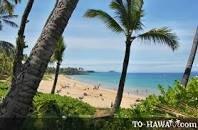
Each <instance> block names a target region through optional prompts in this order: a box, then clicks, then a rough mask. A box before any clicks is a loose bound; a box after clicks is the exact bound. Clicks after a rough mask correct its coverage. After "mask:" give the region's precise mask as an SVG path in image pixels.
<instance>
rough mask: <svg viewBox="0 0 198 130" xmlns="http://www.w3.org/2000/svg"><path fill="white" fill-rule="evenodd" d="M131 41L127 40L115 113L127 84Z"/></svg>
mask: <svg viewBox="0 0 198 130" xmlns="http://www.w3.org/2000/svg"><path fill="white" fill-rule="evenodd" d="M131 43H132V41H130V40H127V42H126V51H125V57H124V62H123V68H122V74H121V77H120V82H119V86H118V90H117V95H116V99H115V103H114V106H113V113H114V112H115V111H116V110H118V109H119V107H120V104H121V101H122V96H123V91H124V85H125V80H126V75H127V69H128V64H129V58H130V49H131Z"/></svg>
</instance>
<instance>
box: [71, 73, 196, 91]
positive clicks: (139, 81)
mask: <svg viewBox="0 0 198 130" xmlns="http://www.w3.org/2000/svg"><path fill="white" fill-rule="evenodd" d="M197 75H198V73H192V76H197ZM72 78H74V79H77V80H80V81H82V82H86V83H89V84H93V85H97V84H101V85H102V86H103V87H108V88H111V89H117V86H118V83H119V78H120V73H117V72H97V73H89V74H88V75H74V76H72ZM181 78H182V73H129V74H128V75H127V80H126V84H125V88H126V89H127V90H131V91H149V92H151V93H152V92H157V91H158V85H159V84H160V85H163V86H164V87H165V88H168V86H170V85H172V84H173V83H174V82H175V80H180V79H181Z"/></svg>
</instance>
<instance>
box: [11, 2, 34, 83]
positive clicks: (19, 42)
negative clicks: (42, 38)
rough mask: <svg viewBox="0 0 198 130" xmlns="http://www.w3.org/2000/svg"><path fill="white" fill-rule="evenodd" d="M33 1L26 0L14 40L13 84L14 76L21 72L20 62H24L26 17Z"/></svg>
mask: <svg viewBox="0 0 198 130" xmlns="http://www.w3.org/2000/svg"><path fill="white" fill-rule="evenodd" d="M33 3H34V0H28V1H27V5H26V7H25V10H24V12H23V15H22V18H21V23H20V26H19V30H18V36H17V39H16V56H15V57H14V62H13V74H12V82H14V80H15V78H16V76H17V75H18V74H19V73H20V72H21V66H22V65H23V64H22V60H24V48H26V47H27V46H26V45H25V28H26V25H27V23H28V17H29V14H30V12H31V10H32V7H33Z"/></svg>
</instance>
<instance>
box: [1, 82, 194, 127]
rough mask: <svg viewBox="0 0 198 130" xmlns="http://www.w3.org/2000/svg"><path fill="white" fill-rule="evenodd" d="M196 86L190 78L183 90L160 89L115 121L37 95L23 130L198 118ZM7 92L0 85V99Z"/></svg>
mask: <svg viewBox="0 0 198 130" xmlns="http://www.w3.org/2000/svg"><path fill="white" fill-rule="evenodd" d="M197 86H198V78H192V79H191V80H190V82H189V84H188V86H187V88H186V89H185V88H184V87H182V86H181V84H180V83H179V82H175V84H174V85H173V86H172V87H169V88H168V89H167V90H165V89H164V88H163V87H162V86H159V89H160V91H161V94H160V95H158V96H157V95H150V96H149V97H147V98H146V99H145V100H144V101H142V102H140V103H139V104H137V105H136V106H133V107H132V108H130V109H120V110H119V111H117V112H116V114H115V117H114V118H110V117H109V118H101V119H94V118H93V117H94V113H95V111H96V110H95V108H93V107H91V106H90V105H88V104H86V103H83V102H81V101H79V100H77V99H73V98H71V97H65V96H59V95H52V94H43V93H38V94H37V95H36V96H35V98H34V104H33V109H32V112H31V113H30V114H29V115H28V118H27V119H26V121H25V125H24V128H23V129H28V130H33V129H34V130H41V129H47V128H52V127H53V128H57V129H58V128H59V129H61V128H63V129H78V128H81V129H82V130H83V129H85V130H91V129H92V128H95V129H97V128H98V129H102V130H115V129H116V130H117V129H122V130H129V129H134V128H133V126H132V125H131V120H133V119H139V120H144V119H148V118H149V119H156V118H167V119H168V118H176V117H182V118H198V114H197V113H198V95H197V93H198V87H197ZM7 90H8V87H7V84H5V83H0V96H1V97H2V96H5V93H6V91H7ZM1 99H2V98H1Z"/></svg>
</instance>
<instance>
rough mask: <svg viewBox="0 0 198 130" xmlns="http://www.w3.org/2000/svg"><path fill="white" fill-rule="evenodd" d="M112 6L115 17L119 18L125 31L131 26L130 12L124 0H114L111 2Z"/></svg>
mask: <svg viewBox="0 0 198 130" xmlns="http://www.w3.org/2000/svg"><path fill="white" fill-rule="evenodd" d="M110 8H111V9H113V10H114V11H115V18H118V20H119V21H120V23H121V24H122V26H123V27H124V28H125V31H127V29H128V28H129V21H128V12H127V10H126V7H125V6H124V4H123V2H122V0H114V1H112V2H111V3H110Z"/></svg>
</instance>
